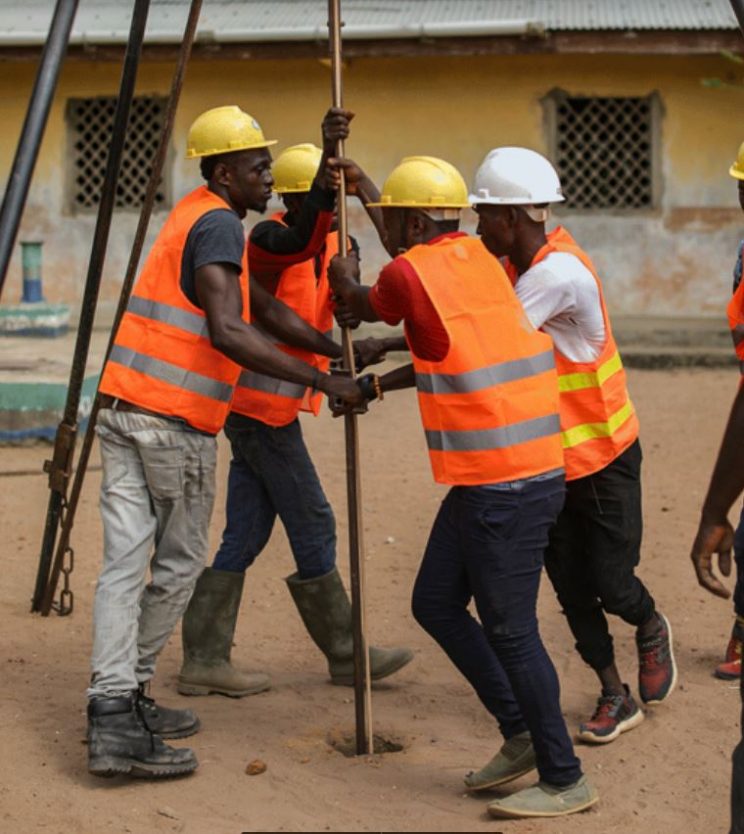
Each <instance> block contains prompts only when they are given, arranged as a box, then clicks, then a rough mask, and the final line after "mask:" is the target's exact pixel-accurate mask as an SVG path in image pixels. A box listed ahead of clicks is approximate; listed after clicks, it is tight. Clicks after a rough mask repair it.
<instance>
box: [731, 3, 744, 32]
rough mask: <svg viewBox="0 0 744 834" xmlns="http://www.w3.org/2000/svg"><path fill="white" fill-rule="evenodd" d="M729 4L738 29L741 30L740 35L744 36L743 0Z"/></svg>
mask: <svg viewBox="0 0 744 834" xmlns="http://www.w3.org/2000/svg"><path fill="white" fill-rule="evenodd" d="M730 2H731V8H732V9H733V11H734V14H735V15H736V20H737V22H738V24H739V29H741V33H742V34H743V35H744V0H730Z"/></svg>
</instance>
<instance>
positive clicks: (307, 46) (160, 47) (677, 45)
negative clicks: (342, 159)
mask: <svg viewBox="0 0 744 834" xmlns="http://www.w3.org/2000/svg"><path fill="white" fill-rule="evenodd" d="M722 51H729V52H736V53H741V52H742V51H744V44H743V43H742V40H741V35H740V34H739V32H738V31H737V30H734V29H725V30H717V29H715V30H699V31H671V30H664V31H659V30H653V31H650V30H643V31H581V32H578V31H576V32H552V33H548V34H546V35H544V36H539V35H538V36H536V35H520V36H498V37H468V38H429V39H425V40H424V39H409V38H398V39H385V40H367V41H362V40H349V41H347V42H346V43H345V45H344V56H345V57H346V58H416V57H420V56H423V57H434V56H448V57H468V56H473V55H715V54H718V53H720V52H722ZM123 52H124V47H123V46H118V45H109V44H107V45H97V44H86V45H85V46H70V48H69V49H68V52H67V54H68V59H69V60H76V61H104V62H106V61H116V62H119V63H120V62H121V60H122V56H123ZM177 52H178V46H177V45H174V44H151V45H149V46H148V45H145V47H144V50H143V60H145V61H174V60H175V59H176V55H177ZM40 53H41V47H35V46H33V47H12V46H8V47H1V46H0V61H38V59H39V55H40ZM192 55H193V57H192V60H197V61H199V60H201V61H205V60H217V61H235V60H254V61H255V60H283V59H303V58H327V57H328V44H327V42H325V41H314V42H311V41H277V42H272V43H265V42H264V43H244V44H239V43H219V42H214V41H211V42H209V43H204V42H202V43H199V42H197V43H195V44H194V50H193V53H192Z"/></svg>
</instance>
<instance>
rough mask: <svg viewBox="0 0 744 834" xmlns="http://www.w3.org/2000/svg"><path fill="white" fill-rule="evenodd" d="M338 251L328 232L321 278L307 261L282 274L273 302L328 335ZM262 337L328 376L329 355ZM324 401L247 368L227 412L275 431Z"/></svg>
mask: <svg viewBox="0 0 744 834" xmlns="http://www.w3.org/2000/svg"><path fill="white" fill-rule="evenodd" d="M271 219H272V220H275V221H276V222H277V223H281V224H282V225H283V226H286V223H285V222H284V215H283V214H282V213H278V214H275V215H273V216H272V218H271ZM337 252H338V234H337V233H336V232H331V233H330V234H329V235H328V236H327V237H326V242H325V248H324V249H323V250H322V251H321V253H320V257H321V259H322V262H321V266H320V275H319V276H317V277H316V273H315V258H309V259H308V260H306V261H302V263H298V264H294V265H293V266H290V267H287V268H286V269H285V270H283V271H282V274H281V276H280V278H279V283H278V284H277V288H276V293H275V295H276V298H278V299H279V300H280V301H283V302H284V303H285V304H286V305H287V306H288V307H291V309H292V310H294V312H295V313H297V315H298V316H300V318H302V319H304V320H305V321H306V322H307V323H308V324H310V325H312V326H313V327H314V328H315V329H316V330H319V331H320V332H321V333H325V334H326V335H327V336H330V335H331V334H332V332H333V308H332V306H331V288H330V284H329V283H328V265H329V263H330V262H331V258H332V257H333V256H334V255H335V254H336V253H337ZM264 335H266V337H267V338H268V339H271V340H272V341H273V342H274V344H275V345H276V346H277V347H278V348H279V350H282V351H284V353H288V354H289V355H290V356H295V357H297V358H298V359H302V360H303V361H304V362H307V363H308V364H309V365H314V366H315V367H316V368H318V370H319V371H321V372H322V373H326V372H327V371H328V368H329V366H330V361H331V360H330V359H329V358H328V357H327V356H321V355H319V354H316V353H311V352H310V351H307V350H303V349H302V348H297V347H291V346H290V345H286V344H284V343H283V342H281V341H277V340H276V339H275V337H273V336H271V335H270V334H266V333H265V334H264ZM322 400H323V395H322V394H320V393H315V394H313V393H311V391H310V389H309V388H307V386H305V385H301V384H300V383H297V382H289V381H287V380H283V379H276V378H275V377H272V376H267V375H266V374H261V373H258V371H251V370H247V369H246V370H243V371H242V373H241V374H240V379H239V380H238V384H237V386H236V388H235V396H234V398H233V402H232V406H231V410H232V411H234V412H236V413H237V414H242V415H244V416H245V417H252V418H253V419H255V420H260V421H261V422H262V423H266V424H267V425H269V426H277V427H278V426H286V425H288V424H289V423H291V422H292V421H293V420H294V419H296V417H297V415H298V414H299V412H300V411H308V412H310V413H312V414H316V415H317V414H318V412H319V411H320V407H321V403H322Z"/></svg>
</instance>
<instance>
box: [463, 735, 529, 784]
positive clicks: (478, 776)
mask: <svg viewBox="0 0 744 834" xmlns="http://www.w3.org/2000/svg"><path fill="white" fill-rule="evenodd" d="M535 767H536V763H535V748H534V747H533V746H532V738H531V737H530V734H529V733H528V732H526V731H525V732H524V733H519V735H516V736H512V737H511V738H510V739H509V741H505V742H504V744H503V746H502V747H501V750H499V752H498V753H497V754H496V755H495V756H494V757H493V758H492V759H491V761H490V762H489V763H488V764H487V765H486V766H485V767H482V768H481V769H480V770H475V771H471V772H470V773H468V775H467V776H466V777H465V787H466V788H467V789H468V790H469V791H485V790H488V789H489V788H495V787H497V786H498V785H503V784H505V783H506V782H511V781H512V779H518V778H519V777H520V776H524V774H525V773H529V772H530V771H531V770H534V769H535Z"/></svg>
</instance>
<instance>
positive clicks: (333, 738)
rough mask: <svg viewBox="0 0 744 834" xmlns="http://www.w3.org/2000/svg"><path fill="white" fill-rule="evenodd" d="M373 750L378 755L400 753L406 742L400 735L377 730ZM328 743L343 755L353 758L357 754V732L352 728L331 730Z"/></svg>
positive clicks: (373, 737)
mask: <svg viewBox="0 0 744 834" xmlns="http://www.w3.org/2000/svg"><path fill="white" fill-rule="evenodd" d="M372 742H373V743H372V750H373V752H374V754H375V755H376V756H380V755H383V754H384V753H400V752H401V751H402V750H405V748H406V746H407V745H406V743H405V741H404V740H403V738H401V737H400V736H397V735H389V734H387V733H382V732H376V733H373V734H372ZM328 744H329V745H330V746H331V747H332V748H333V749H334V750H335V751H336V752H337V753H341V755H343V756H346V758H347V759H351V758H353V757H354V756H356V755H357V742H356V733H355V732H354V731H351V730H331V732H330V733H328Z"/></svg>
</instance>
